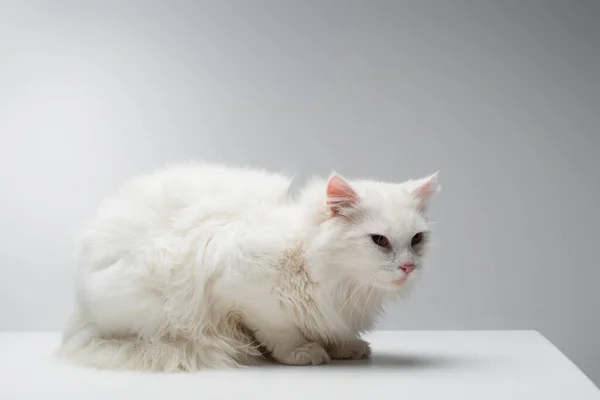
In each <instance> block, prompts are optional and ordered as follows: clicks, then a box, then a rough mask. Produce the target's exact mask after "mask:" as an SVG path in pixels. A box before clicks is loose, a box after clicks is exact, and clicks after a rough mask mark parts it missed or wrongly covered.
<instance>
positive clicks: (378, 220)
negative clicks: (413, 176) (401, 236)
mask: <svg viewBox="0 0 600 400" xmlns="http://www.w3.org/2000/svg"><path fill="white" fill-rule="evenodd" d="M356 188H357V192H358V193H359V196H360V197H361V201H362V204H363V211H364V212H365V217H366V218H365V223H367V224H370V225H371V226H372V227H373V229H380V230H387V231H389V230H391V231H395V232H405V231H413V230H422V229H425V228H426V225H427V223H426V220H425V218H424V216H423V215H422V214H421V212H420V211H419V208H418V206H419V203H418V201H416V200H415V198H414V197H412V196H411V195H410V194H409V192H408V191H407V190H406V189H405V188H404V187H403V186H402V185H400V184H386V183H384V184H378V183H373V182H365V183H362V184H358V185H356Z"/></svg>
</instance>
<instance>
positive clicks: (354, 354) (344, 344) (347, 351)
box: [329, 337, 371, 360]
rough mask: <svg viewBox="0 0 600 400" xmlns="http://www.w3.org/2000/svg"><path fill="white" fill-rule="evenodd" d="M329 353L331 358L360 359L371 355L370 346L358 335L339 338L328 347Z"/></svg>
mask: <svg viewBox="0 0 600 400" xmlns="http://www.w3.org/2000/svg"><path fill="white" fill-rule="evenodd" d="M329 355H330V356H331V358H333V359H352V360H360V359H363V358H369V357H370V356H371V346H370V345H369V343H368V342H366V341H364V340H362V339H361V338H359V337H347V338H340V339H339V341H338V342H337V343H336V344H334V345H333V346H331V347H330V348H329Z"/></svg>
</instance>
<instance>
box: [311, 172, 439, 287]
mask: <svg viewBox="0 0 600 400" xmlns="http://www.w3.org/2000/svg"><path fill="white" fill-rule="evenodd" d="M437 178H438V174H437V173H435V174H433V175H430V176H427V177H425V178H422V179H418V180H409V181H405V182H402V183H384V182H374V181H365V180H363V181H349V180H347V179H345V178H343V177H341V176H340V175H338V174H334V175H332V176H330V177H329V179H328V180H327V182H326V184H325V185H323V186H324V187H323V186H321V189H320V190H321V193H322V195H321V197H320V200H319V201H321V202H324V203H325V204H321V206H322V208H321V209H320V215H321V217H322V219H321V220H320V221H319V226H318V228H317V229H316V231H315V232H316V233H315V235H314V237H313V238H312V240H311V243H310V245H309V249H310V256H311V258H312V260H311V261H312V262H311V264H313V265H315V269H316V271H315V273H316V274H318V275H320V279H335V277H344V278H347V279H350V280H353V281H355V282H356V283H357V284H363V285H368V286H372V287H375V288H378V289H381V290H385V291H392V292H397V291H400V290H401V289H403V288H406V287H407V286H409V285H410V284H411V282H412V281H414V280H415V279H416V277H417V276H418V275H419V273H420V270H421V268H422V266H423V261H424V258H425V255H426V254H427V249H428V245H429V242H430V235H431V233H430V230H429V225H428V222H427V217H426V215H425V214H426V212H427V208H428V205H429V201H430V199H431V197H432V196H433V195H434V194H435V193H437V192H438V190H439V189H440V186H439V184H438V179H437Z"/></svg>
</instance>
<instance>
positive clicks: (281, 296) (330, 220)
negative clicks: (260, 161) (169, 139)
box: [59, 164, 439, 371]
mask: <svg viewBox="0 0 600 400" xmlns="http://www.w3.org/2000/svg"><path fill="white" fill-rule="evenodd" d="M290 182H291V180H290V179H288V178H286V177H284V176H281V175H278V174H272V173H268V172H266V171H262V170H257V169H249V168H229V167H225V166H220V165H209V164H188V165H180V166H175V167H170V168H166V169H164V170H161V171H159V172H156V173H153V174H149V175H145V176H142V177H139V178H136V179H133V180H132V181H130V182H128V183H127V184H125V185H124V186H123V187H122V188H120V190H119V191H118V192H117V193H116V194H114V195H113V196H111V197H109V198H107V199H106V200H105V201H104V203H103V204H102V205H101V207H100V208H99V209H98V210H97V212H96V213H95V215H94V216H93V218H92V219H91V221H90V222H89V225H88V226H87V229H86V230H85V232H84V234H83V236H82V243H81V252H80V258H79V266H78V272H77V280H76V282H77V307H76V310H75V312H74V315H73V317H72V319H71V320H70V322H69V324H68V327H67V329H66V330H65V332H64V336H63V342H62V346H61V348H60V350H59V355H60V356H61V357H63V358H64V359H67V360H71V361H75V362H78V363H82V364H86V365H90V366H96V367H100V368H123V369H135V370H154V371H181V370H183V371H196V370H200V369H208V368H229V367H236V366H240V365H251V364H256V363H260V362H262V361H264V360H265V359H266V358H271V359H274V360H276V361H278V362H280V363H283V364H292V365H308V364H313V365H316V364H322V363H327V362H328V361H329V360H330V359H331V358H352V359H359V358H363V357H368V356H369V354H370V349H369V345H368V343H366V342H365V341H363V340H362V339H361V337H360V335H361V333H363V332H365V331H367V330H369V329H371V328H372V327H373V324H374V322H375V319H376V317H377V316H378V315H380V313H381V311H382V306H383V304H384V302H385V301H387V300H390V299H393V298H395V297H397V296H398V295H399V294H401V293H403V292H405V291H406V289H407V287H409V286H410V285H411V284H412V283H413V282H414V280H415V279H416V278H417V275H418V274H419V271H420V269H421V265H422V261H423V257H424V255H425V253H426V249H427V244H428V241H429V230H428V224H427V219H426V217H425V215H424V213H425V211H426V208H427V204H428V201H429V200H430V198H431V196H432V195H433V194H434V193H436V192H437V191H438V189H439V186H438V183H437V173H436V174H433V175H431V176H429V177H426V178H422V179H419V180H408V181H406V182H403V183H396V184H395V183H384V182H374V181H367V180H357V181H349V180H346V179H344V178H342V177H341V176H339V175H337V174H333V175H331V176H330V177H329V178H328V179H324V180H319V179H315V180H313V181H312V182H311V183H310V184H308V185H307V186H306V187H305V188H304V190H303V192H302V194H301V195H299V196H297V198H294V197H293V196H291V195H290V194H289V188H290Z"/></svg>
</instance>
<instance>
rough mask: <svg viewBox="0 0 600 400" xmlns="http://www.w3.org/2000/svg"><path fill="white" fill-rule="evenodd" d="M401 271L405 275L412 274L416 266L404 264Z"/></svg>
mask: <svg viewBox="0 0 600 400" xmlns="http://www.w3.org/2000/svg"><path fill="white" fill-rule="evenodd" d="M400 269H401V270H402V271H404V273H405V274H410V273H411V272H412V270H413V269H415V264H413V263H406V264H402V265H401V266H400Z"/></svg>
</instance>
